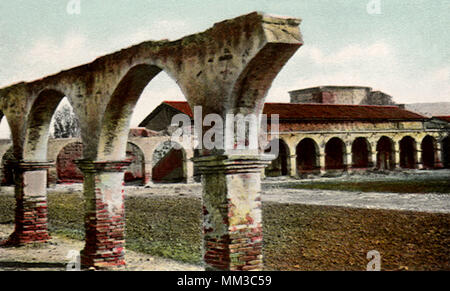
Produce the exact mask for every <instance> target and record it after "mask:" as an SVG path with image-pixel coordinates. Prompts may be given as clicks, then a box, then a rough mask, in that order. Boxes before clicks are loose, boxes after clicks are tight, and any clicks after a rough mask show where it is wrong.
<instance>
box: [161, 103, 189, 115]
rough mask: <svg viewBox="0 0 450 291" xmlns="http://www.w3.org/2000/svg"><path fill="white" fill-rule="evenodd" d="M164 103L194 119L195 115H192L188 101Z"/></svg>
mask: <svg viewBox="0 0 450 291" xmlns="http://www.w3.org/2000/svg"><path fill="white" fill-rule="evenodd" d="M163 103H165V104H167V105H169V106H171V107H173V108H175V109H176V110H178V111H180V112H182V113H184V114H187V115H189V117H191V118H193V117H194V114H193V113H192V110H191V107H190V106H189V103H187V102H186V101H164V102H163Z"/></svg>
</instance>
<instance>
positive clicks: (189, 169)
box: [186, 158, 195, 184]
mask: <svg viewBox="0 0 450 291" xmlns="http://www.w3.org/2000/svg"><path fill="white" fill-rule="evenodd" d="M194 182H195V181H194V162H193V161H192V158H190V159H189V158H188V159H186V183H187V184H192V183H194Z"/></svg>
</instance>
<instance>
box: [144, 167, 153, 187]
mask: <svg viewBox="0 0 450 291" xmlns="http://www.w3.org/2000/svg"><path fill="white" fill-rule="evenodd" d="M152 167H153V165H152V162H151V161H145V165H144V181H143V182H144V185H150V184H152Z"/></svg>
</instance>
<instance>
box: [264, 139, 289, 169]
mask: <svg viewBox="0 0 450 291" xmlns="http://www.w3.org/2000/svg"><path fill="white" fill-rule="evenodd" d="M276 142H278V149H279V151H278V155H277V156H276V158H275V159H274V160H273V161H272V163H271V164H270V165H269V166H268V167H266V169H265V175H266V176H267V177H278V176H288V175H289V170H290V161H289V147H288V145H287V144H286V142H285V141H284V140H283V139H281V138H277V139H273V140H271V141H270V143H269V145H268V146H267V147H266V150H265V152H266V153H268V152H270V147H271V145H273V144H274V143H276Z"/></svg>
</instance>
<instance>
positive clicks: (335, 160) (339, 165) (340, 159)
mask: <svg viewBox="0 0 450 291" xmlns="http://www.w3.org/2000/svg"><path fill="white" fill-rule="evenodd" d="M345 167H346V147H345V143H344V142H343V141H342V139H340V138H338V137H333V138H331V139H330V140H329V141H328V142H327V143H326V145H325V170H344V169H345Z"/></svg>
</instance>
